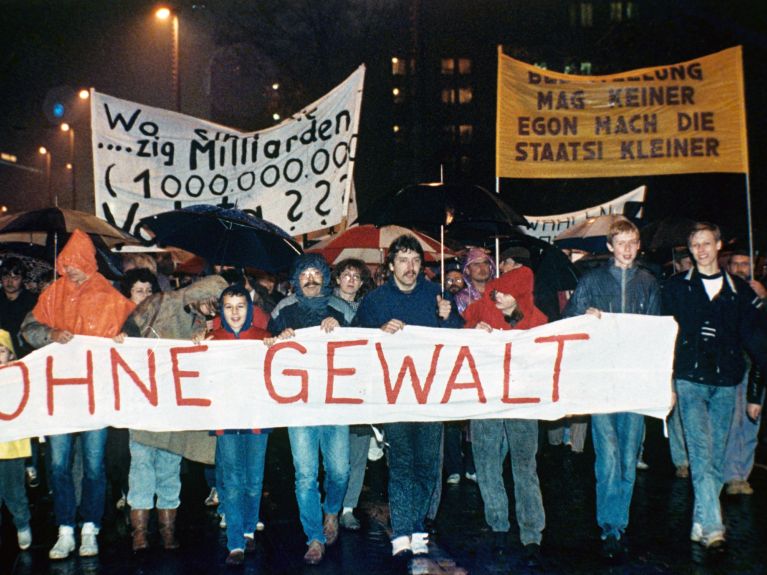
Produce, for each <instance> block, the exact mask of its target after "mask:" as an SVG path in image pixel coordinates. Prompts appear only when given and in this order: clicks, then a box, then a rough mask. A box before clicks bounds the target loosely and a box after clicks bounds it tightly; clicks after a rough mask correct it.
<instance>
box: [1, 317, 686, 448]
mask: <svg viewBox="0 0 767 575" xmlns="http://www.w3.org/2000/svg"><path fill="white" fill-rule="evenodd" d="M676 330H677V326H676V323H675V322H674V320H673V318H671V317H651V316H640V315H629V314H608V313H604V314H602V318H601V319H597V318H595V317H593V316H580V317H576V318H570V319H566V320H561V321H558V322H555V323H550V324H547V325H544V326H540V327H537V328H535V329H530V330H518V331H494V332H492V333H486V332H484V331H481V330H477V329H472V330H469V329H463V330H454V329H434V328H424V327H416V326H406V327H405V328H404V330H403V331H402V332H399V333H396V334H387V333H384V332H383V331H381V330H378V329H361V328H339V329H337V330H335V331H334V332H332V333H330V334H326V333H324V332H322V331H321V330H320V329H319V328H311V329H305V330H298V331H297V332H296V337H295V338H294V339H290V340H284V341H281V342H279V343H277V344H276V345H274V346H272V347H270V348H267V347H266V346H265V345H264V344H263V342H261V341H205V342H203V343H202V344H200V345H195V344H194V343H192V342H188V341H179V340H157V339H133V338H129V339H127V340H126V341H125V343H122V344H117V343H114V342H113V341H112V340H110V339H105V338H97V337H86V336H77V337H75V338H74V339H73V340H72V341H71V342H70V343H68V344H65V345H61V344H51V345H49V346H46V347H45V348H42V349H39V350H37V351H35V352H34V353H32V354H31V355H28V356H27V357H25V358H24V360H23V361H18V362H14V363H12V364H9V365H7V366H3V367H0V441H2V440H8V439H14V438H19V437H27V436H36V435H50V434H56V433H64V432H75V431H82V430H88V429H98V428H101V427H104V426H108V425H111V426H114V427H129V428H134V429H146V430H151V431H173V430H178V431H181V430H205V429H228V428H229V429H231V428H255V427H283V426H297V425H328V424H352V423H384V422H393V421H444V420H452V419H455V420H461V419H473V418H499V417H516V418H532V419H558V418H560V417H562V416H564V415H566V414H576V413H609V412H622V411H633V412H638V413H643V414H646V415H650V416H653V417H665V416H666V414H667V413H668V411H669V409H670V406H671V391H672V387H671V373H672V364H673V356H674V341H675V338H676Z"/></svg>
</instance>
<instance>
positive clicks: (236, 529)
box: [216, 433, 269, 551]
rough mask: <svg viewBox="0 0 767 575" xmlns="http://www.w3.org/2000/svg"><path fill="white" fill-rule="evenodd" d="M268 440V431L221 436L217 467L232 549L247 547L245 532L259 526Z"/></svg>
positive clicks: (218, 444)
mask: <svg viewBox="0 0 767 575" xmlns="http://www.w3.org/2000/svg"><path fill="white" fill-rule="evenodd" d="M268 440H269V435H268V434H265V433H262V434H252V433H243V434H234V433H231V434H230V433H227V434H224V435H220V436H219V437H218V440H217V442H218V443H217V448H218V452H217V455H218V456H219V459H216V469H218V468H220V469H221V473H222V475H223V477H224V485H223V490H222V493H221V495H223V499H224V505H225V507H226V545H227V547H228V549H229V551H232V550H234V549H245V536H244V534H245V533H253V532H254V531H255V530H256V523H258V511H259V508H260V507H261V489H262V487H263V485H264V460H265V458H266V443H267V441H268Z"/></svg>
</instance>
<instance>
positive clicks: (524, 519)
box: [471, 419, 546, 545]
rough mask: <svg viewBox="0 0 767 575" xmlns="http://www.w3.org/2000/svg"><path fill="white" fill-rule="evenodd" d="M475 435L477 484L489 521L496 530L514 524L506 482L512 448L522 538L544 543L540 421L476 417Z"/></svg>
mask: <svg viewBox="0 0 767 575" xmlns="http://www.w3.org/2000/svg"><path fill="white" fill-rule="evenodd" d="M471 438H472V442H471V445H472V449H473V450H474V465H475V466H476V468H477V483H479V492H480V494H481V495H482V502H483V503H484V506H485V521H487V524H488V525H489V526H490V528H491V529H492V530H493V531H502V532H506V531H508V530H509V528H510V527H511V525H510V524H509V498H508V496H507V495H506V486H505V485H504V483H503V460H504V459H505V458H506V453H507V451H508V452H510V453H511V472H512V475H513V477H514V500H515V502H516V515H517V524H518V525H519V538H520V540H521V541H522V545H528V544H530V543H536V544H539V545H540V543H541V533H542V532H543V529H544V527H545V526H546V515H545V513H544V511H543V499H542V497H541V486H540V483H539V481H538V471H537V465H536V461H535V455H536V453H537V452H538V421H537V420H535V419H475V420H472V422H471ZM504 438H505V439H506V441H504Z"/></svg>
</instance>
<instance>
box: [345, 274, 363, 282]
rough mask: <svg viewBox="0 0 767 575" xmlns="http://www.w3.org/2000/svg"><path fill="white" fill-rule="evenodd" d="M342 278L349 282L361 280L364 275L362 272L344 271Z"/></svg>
mask: <svg viewBox="0 0 767 575" xmlns="http://www.w3.org/2000/svg"><path fill="white" fill-rule="evenodd" d="M341 279H342V280H346V281H348V282H361V281H362V276H361V275H360V274H353V273H343V274H341Z"/></svg>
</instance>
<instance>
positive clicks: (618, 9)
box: [610, 2, 623, 22]
mask: <svg viewBox="0 0 767 575" xmlns="http://www.w3.org/2000/svg"><path fill="white" fill-rule="evenodd" d="M621 20H623V2H610V21H611V22H620V21H621Z"/></svg>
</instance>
